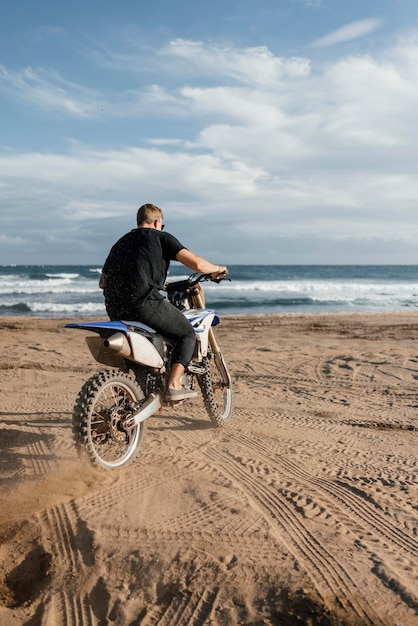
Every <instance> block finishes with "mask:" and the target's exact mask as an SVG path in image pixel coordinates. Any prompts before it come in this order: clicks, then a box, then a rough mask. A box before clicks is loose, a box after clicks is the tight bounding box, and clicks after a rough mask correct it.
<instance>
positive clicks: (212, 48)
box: [163, 39, 310, 85]
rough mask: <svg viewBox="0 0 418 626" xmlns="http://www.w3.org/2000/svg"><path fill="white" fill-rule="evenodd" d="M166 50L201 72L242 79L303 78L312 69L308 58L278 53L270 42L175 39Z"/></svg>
mask: <svg viewBox="0 0 418 626" xmlns="http://www.w3.org/2000/svg"><path fill="white" fill-rule="evenodd" d="M163 52H164V54H166V55H167V56H169V57H173V58H176V59H182V60H185V61H187V63H188V65H189V67H190V66H191V67H193V66H194V67H196V68H198V70H199V75H200V76H216V77H217V78H218V80H219V79H220V78H222V76H223V77H225V78H228V79H234V80H237V81H238V82H240V83H247V84H250V85H254V84H264V85H265V84H276V83H277V82H278V81H280V80H282V79H284V78H300V77H303V76H306V75H308V74H309V72H310V62H309V60H308V59H304V58H299V57H290V58H285V57H276V56H274V54H273V53H272V52H270V50H269V49H268V48H267V46H259V47H254V48H234V47H230V46H219V45H213V44H212V45H207V44H204V43H203V42H201V41H188V40H184V39H175V40H173V41H171V42H170V44H169V46H168V47H167V48H166V49H165V50H163Z"/></svg>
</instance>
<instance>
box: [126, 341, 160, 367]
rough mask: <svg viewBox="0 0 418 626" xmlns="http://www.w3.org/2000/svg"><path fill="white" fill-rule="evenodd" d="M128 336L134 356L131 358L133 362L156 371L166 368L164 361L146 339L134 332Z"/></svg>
mask: <svg viewBox="0 0 418 626" xmlns="http://www.w3.org/2000/svg"><path fill="white" fill-rule="evenodd" d="M127 335H128V340H129V343H130V345H131V350H132V356H130V357H129V358H130V359H131V360H132V361H135V363H141V365H147V366H148V367H154V368H156V369H162V368H163V367H164V361H163V359H162V357H161V355H160V354H159V352H158V350H157V349H156V348H155V347H154V346H153V345H152V343H151V342H150V341H149V340H148V339H147V338H146V337H143V336H142V335H139V334H138V333H133V332H128V333H127Z"/></svg>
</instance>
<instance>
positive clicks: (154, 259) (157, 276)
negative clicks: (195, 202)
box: [103, 228, 185, 310]
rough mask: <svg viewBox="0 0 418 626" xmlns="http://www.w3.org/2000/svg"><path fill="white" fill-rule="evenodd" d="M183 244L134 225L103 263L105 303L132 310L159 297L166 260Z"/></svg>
mask: <svg viewBox="0 0 418 626" xmlns="http://www.w3.org/2000/svg"><path fill="white" fill-rule="evenodd" d="M184 247H185V246H183V245H182V244H181V243H180V241H179V240H178V239H176V237H174V236H173V235H170V233H167V232H165V231H161V230H157V229H156V228H135V229H134V230H131V231H130V232H129V233H127V234H126V235H124V236H123V237H121V239H119V241H117V242H116V243H115V244H114V246H113V247H112V249H111V250H110V252H109V255H108V257H107V259H106V261H105V264H104V266H103V274H105V276H106V283H105V287H104V294H105V299H106V306H110V307H111V308H112V309H114V308H115V307H117V308H118V309H121V310H122V309H125V310H132V308H135V307H137V306H140V305H141V304H142V303H143V302H145V301H146V300H148V299H152V300H162V299H163V296H162V295H161V293H160V292H159V290H160V289H162V288H163V287H164V284H165V281H166V278H167V272H168V267H169V265H170V261H172V260H174V259H175V258H176V255H177V253H178V252H180V250H183V249H184Z"/></svg>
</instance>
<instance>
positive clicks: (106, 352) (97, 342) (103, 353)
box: [86, 336, 128, 372]
mask: <svg viewBox="0 0 418 626" xmlns="http://www.w3.org/2000/svg"><path fill="white" fill-rule="evenodd" d="M86 343H87V346H88V349H89V350H90V352H91V354H92V355H93V358H94V359H96V361H97V362H98V363H103V364H104V365H108V366H109V367H117V368H119V369H120V370H122V371H123V372H127V371H128V368H127V366H126V361H125V359H124V358H123V357H122V356H120V355H119V354H117V353H116V352H114V351H113V350H112V349H111V348H107V347H106V346H105V345H104V344H103V339H102V337H97V336H96V337H86Z"/></svg>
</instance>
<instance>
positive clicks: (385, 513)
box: [0, 313, 418, 626]
mask: <svg viewBox="0 0 418 626" xmlns="http://www.w3.org/2000/svg"><path fill="white" fill-rule="evenodd" d="M66 321H67V320H45V319H37V318H18V317H14V318H11V317H2V318H0V337H1V345H2V352H1V355H0V369H1V383H0V412H1V437H0V480H1V493H0V536H1V546H0V624H1V625H2V626H11V625H12V626H15V625H18V624H19V625H21V624H28V625H30V626H36V625H48V626H50V625H51V626H61V625H66V626H72V625H76V626H81V625H84V624H88V625H96V624H97V625H105V624H115V625H123V626H127V625H134V624H141V625H144V626H151V625H157V624H158V625H160V626H186V625H187V626H192V625H193V626H198V625H203V624H208V625H213V626H224V625H233V626H235V625H238V624H246V625H251V626H258V625H272V624H274V625H275V624H283V625H289V624H308V625H314V624H320V625H321V626H328V625H331V624H333V625H335V624H337V625H350V626H353V625H371V624H373V625H375V624H377V625H391V626H394V625H398V626H401V625H402V626H412V625H415V624H418V539H417V526H418V523H417V518H418V498H417V474H418V472H417V470H418V467H417V455H418V432H417V431H418V417H417V416H418V382H417V380H418V316H417V315H416V314H408V313H405V314H380V313H379V314H377V313H376V314H349V315H346V314H341V315H334V314H328V315H278V316H271V317H270V316H268V317H266V316H257V317H237V318H232V317H229V318H228V317H225V318H223V320H222V323H221V325H220V326H219V327H218V329H217V337H218V341H219V343H220V345H221V348H222V350H223V353H224V356H225V358H226V361H227V363H228V365H229V368H230V372H231V375H232V379H233V385H234V387H233V389H234V410H233V418H232V421H231V424H230V425H229V426H228V427H227V428H226V429H216V428H214V427H213V426H212V425H211V423H210V421H209V418H208V417H207V415H206V413H205V411H204V408H203V405H202V402H201V400H200V399H197V400H193V401H189V402H188V403H184V404H182V405H180V406H179V407H177V408H176V409H164V413H163V414H162V415H158V416H155V417H152V418H150V419H149V420H148V432H147V434H146V438H145V441H144V444H143V449H142V450H143V451H142V454H141V456H140V458H139V462H138V463H137V464H136V465H135V466H132V467H130V468H126V469H125V470H117V471H111V472H105V471H103V470H102V471H100V470H97V469H94V468H93V467H91V466H90V464H88V463H86V462H83V461H81V460H80V459H79V458H78V456H77V453H76V450H75V448H74V445H73V442H72V433H71V413H72V408H73V405H74V402H75V399H76V397H77V394H78V391H79V389H80V388H81V386H82V384H83V383H84V381H85V380H86V379H87V378H88V377H90V376H91V375H93V374H94V373H95V372H96V371H98V370H99V369H100V368H101V366H99V365H98V364H96V363H95V362H93V360H92V357H91V355H90V353H89V351H88V349H87V347H86V345H85V339H84V337H85V335H86V333H84V332H81V331H72V330H68V329H65V328H64V325H65V322H66Z"/></svg>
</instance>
